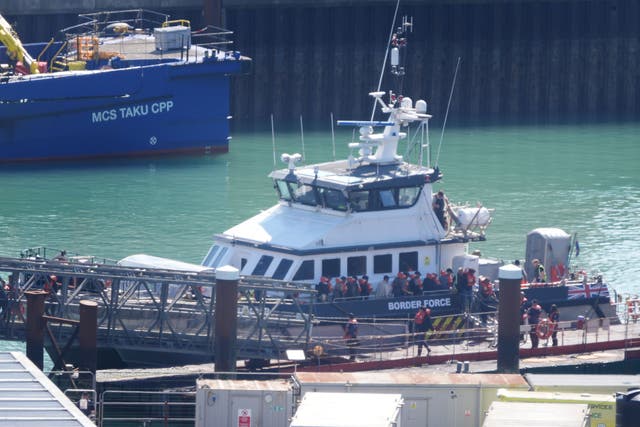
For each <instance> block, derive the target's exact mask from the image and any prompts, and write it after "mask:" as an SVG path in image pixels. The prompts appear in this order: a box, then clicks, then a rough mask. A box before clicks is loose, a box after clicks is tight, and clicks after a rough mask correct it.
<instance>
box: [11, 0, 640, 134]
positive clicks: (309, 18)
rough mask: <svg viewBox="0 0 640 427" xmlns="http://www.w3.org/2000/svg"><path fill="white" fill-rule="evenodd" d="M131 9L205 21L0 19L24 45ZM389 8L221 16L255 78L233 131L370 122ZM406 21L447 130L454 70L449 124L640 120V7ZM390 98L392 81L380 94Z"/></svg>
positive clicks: (283, 7) (289, 6) (339, 5)
mask: <svg viewBox="0 0 640 427" xmlns="http://www.w3.org/2000/svg"><path fill="white" fill-rule="evenodd" d="M22 3H27V4H28V5H24V4H22ZM133 3H135V7H147V8H151V9H157V10H161V11H163V12H167V13H171V14H172V15H173V17H174V18H177V17H182V16H186V17H188V18H190V19H192V20H193V21H194V22H198V21H202V12H201V9H202V3H203V2H202V1H192V0H188V1H180V2H178V1H169V0H155V1H152V0H146V1H145V0H142V1H136V2H132V1H124V0H111V1H106V0H105V1H99V0H92V1H90V0H84V1H82V2H70V1H63V0H47V1H45V0H42V1H36V0H34V1H30V2H13V1H6V0H5V1H0V11H2V13H3V14H5V15H8V16H7V17H8V18H9V21H10V22H12V23H15V24H16V26H17V29H18V31H19V33H20V34H21V36H22V37H23V38H24V39H27V40H42V39H48V38H49V37H50V36H51V35H52V34H54V33H55V31H56V30H57V29H59V28H61V27H64V26H66V25H72V24H74V23H76V20H75V14H76V13H77V12H78V9H83V8H86V9H88V10H82V11H89V10H91V9H94V8H97V9H109V8H112V7H119V8H121V7H133ZM54 4H55V5H54ZM10 5H13V6H10ZM29 5H31V6H29ZM46 5H49V6H46ZM61 5H66V6H65V7H62V6H61ZM55 6H58V9H55ZM394 6H395V2H391V1H359V0H352V1H315V2H312V1H307V0H303V1H295V2H294V1H286V0H281V1H276V0H235V1H233V0H229V1H226V2H224V21H225V26H226V27H227V28H229V29H232V30H233V31H235V33H236V34H235V36H234V38H235V42H236V48H237V49H238V50H240V51H242V52H243V53H244V54H246V55H248V56H251V57H252V58H253V59H254V64H253V71H252V74H250V75H248V76H241V77H237V78H236V79H235V81H234V89H233V93H234V96H233V100H232V111H233V115H234V117H235V119H234V126H235V127H236V129H238V128H245V127H251V126H254V125H256V126H268V122H269V115H270V114H272V113H273V114H274V116H275V117H276V120H278V121H294V120H297V119H298V117H299V115H300V114H302V115H303V117H304V118H305V122H306V121H309V122H313V121H314V120H315V121H322V122H326V123H327V124H328V121H329V114H330V113H331V112H333V113H334V114H335V116H336V117H341V118H362V117H367V116H368V115H369V114H370V111H371V102H370V100H369V99H368V97H367V96H366V93H368V92H370V91H372V90H375V89H376V87H377V85H378V79H379V74H380V67H381V63H382V59H383V56H384V49H385V44H386V39H387V37H388V34H389V28H390V21H391V18H392V16H393V9H394ZM54 9H55V10H54ZM72 9H75V11H72ZM72 12H73V13H72ZM400 13H401V14H406V15H410V16H413V18H414V23H415V31H414V33H413V35H412V36H410V40H409V43H410V55H409V57H408V61H407V64H406V65H407V76H406V79H405V81H404V84H403V87H404V89H405V90H404V92H405V93H406V94H407V95H410V96H412V97H413V98H414V99H415V98H418V97H421V98H424V99H426V100H427V101H428V103H429V105H430V107H429V109H430V111H431V112H432V113H433V114H434V115H435V116H436V117H438V118H440V119H441V118H442V117H444V112H445V109H446V104H447V99H448V96H449V91H450V87H451V81H452V78H453V74H454V70H455V67H456V62H457V60H458V58H460V61H461V62H460V70H459V73H458V79H457V84H456V90H455V93H454V97H453V102H452V106H451V112H450V117H449V120H450V123H451V124H454V125H455V124H463V123H469V122H472V123H478V122H488V123H494V124H507V123H523V122H527V123H528V122H542V123H549V122H551V123H553V122H565V121H573V120H579V121H594V120H595V121H606V120H638V119H640V96H639V95H638V92H639V88H640V72H639V71H638V63H639V61H640V59H639V58H638V54H639V53H640V26H639V25H637V23H638V22H640V2H638V1H637V0H554V1H547V0H521V1H508V0H463V1H444V0H440V1H435V0H434V1H428V0H426V1H420V2H417V1H406V2H404V3H403V6H402V7H401V12H400ZM391 87H395V85H394V84H393V82H391V81H388V80H387V79H385V81H384V82H383V85H382V89H383V90H385V89H389V88H391Z"/></svg>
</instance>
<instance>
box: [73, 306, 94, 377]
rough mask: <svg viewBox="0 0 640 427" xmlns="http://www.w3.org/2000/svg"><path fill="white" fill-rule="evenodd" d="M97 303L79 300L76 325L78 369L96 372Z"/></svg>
mask: <svg viewBox="0 0 640 427" xmlns="http://www.w3.org/2000/svg"><path fill="white" fill-rule="evenodd" d="M97 335H98V303H97V302H95V301H88V300H82V301H80V325H79V326H78V344H79V347H80V360H79V362H80V366H79V368H80V370H86V371H90V372H92V373H93V374H95V373H96V368H97V364H98V363H97V359H98V346H97Z"/></svg>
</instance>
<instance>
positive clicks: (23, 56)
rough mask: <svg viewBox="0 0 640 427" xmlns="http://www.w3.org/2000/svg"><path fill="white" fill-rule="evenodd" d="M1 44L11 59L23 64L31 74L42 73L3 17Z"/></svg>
mask: <svg viewBox="0 0 640 427" xmlns="http://www.w3.org/2000/svg"><path fill="white" fill-rule="evenodd" d="M0 43H2V44H3V45H5V46H6V47H7V52H8V55H9V57H10V58H11V59H12V60H14V61H20V62H22V63H23V64H24V66H25V67H26V69H27V70H28V72H29V73H30V74H38V73H39V72H40V71H39V70H38V62H37V61H36V60H35V59H33V57H32V56H31V55H29V52H27V50H26V49H25V48H24V46H22V42H21V41H20V38H19V37H18V34H16V32H15V31H14V30H13V27H11V24H9V23H8V22H7V20H6V19H4V17H3V16H2V15H0Z"/></svg>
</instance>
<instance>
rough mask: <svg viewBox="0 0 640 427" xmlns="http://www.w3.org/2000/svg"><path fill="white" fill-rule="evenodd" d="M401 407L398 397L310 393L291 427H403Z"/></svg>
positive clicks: (393, 395) (380, 394)
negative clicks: (400, 419)
mask: <svg viewBox="0 0 640 427" xmlns="http://www.w3.org/2000/svg"><path fill="white" fill-rule="evenodd" d="M401 407H402V397H401V396H400V395H399V394H382V393H313V392H309V393H306V394H305V395H304V397H303V398H302V401H301V402H300V406H298V410H297V411H296V414H295V415H294V416H293V419H292V420H291V426H290V427H363V426H367V427H401V426H402V424H401V422H400V421H399V418H400V408H401Z"/></svg>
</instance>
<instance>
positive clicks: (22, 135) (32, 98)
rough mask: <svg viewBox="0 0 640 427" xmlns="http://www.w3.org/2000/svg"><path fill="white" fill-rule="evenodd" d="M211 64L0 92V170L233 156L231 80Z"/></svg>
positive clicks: (218, 64)
mask: <svg viewBox="0 0 640 427" xmlns="http://www.w3.org/2000/svg"><path fill="white" fill-rule="evenodd" d="M244 66H245V65H244V64H243V61H234V60H225V61H217V60H203V61H202V62H197V63H163V64H158V65H151V66H140V67H129V68H123V69H117V70H94V71H84V72H68V73H57V74H53V75H49V76H46V77H30V78H25V80H24V81H17V82H5V83H3V84H0V162H4V163H9V162H30V161H43V160H48V161H49V160H68V159H82V158H103V157H118V156H148V155H163V154H175V153H216V152H227V151H228V140H229V85H230V81H229V79H230V75H232V74H237V73H240V72H242V70H243V67H244Z"/></svg>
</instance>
